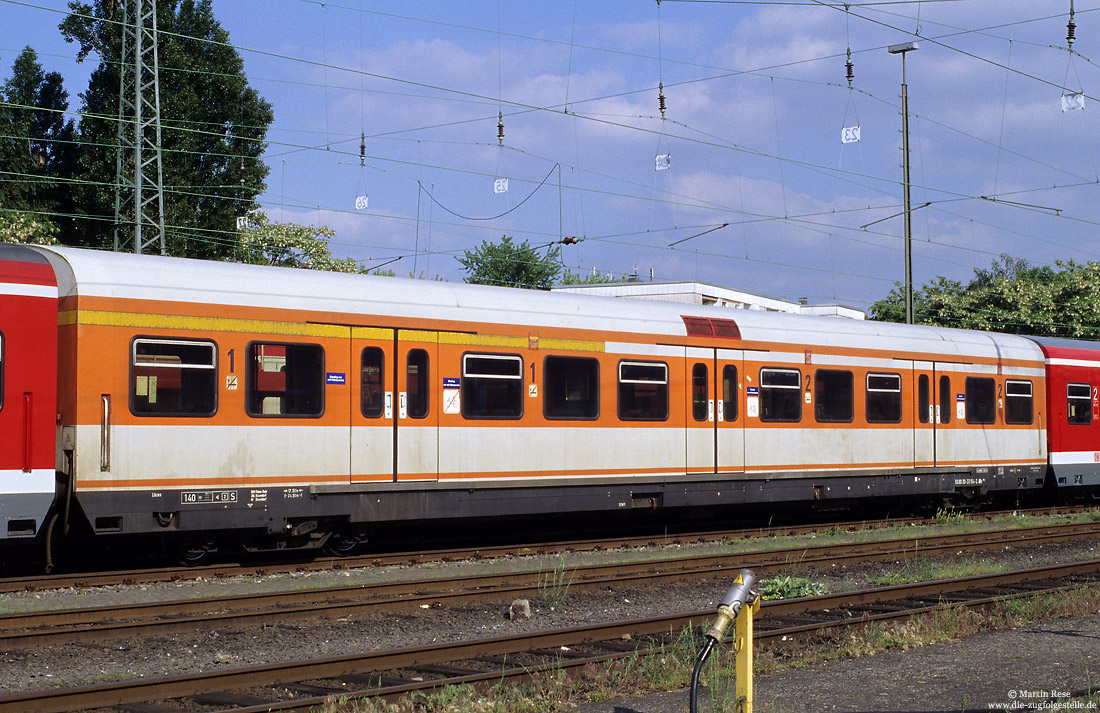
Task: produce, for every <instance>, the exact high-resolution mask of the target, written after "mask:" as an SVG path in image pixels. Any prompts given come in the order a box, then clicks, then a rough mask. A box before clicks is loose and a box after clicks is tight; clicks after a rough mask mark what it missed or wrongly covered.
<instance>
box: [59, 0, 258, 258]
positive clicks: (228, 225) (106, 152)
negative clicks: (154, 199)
mask: <svg viewBox="0 0 1100 713" xmlns="http://www.w3.org/2000/svg"><path fill="white" fill-rule="evenodd" d="M69 8H70V9H71V10H72V12H73V14H71V15H69V16H68V17H66V18H65V19H64V20H63V21H62V22H61V32H62V34H63V35H64V37H65V39H66V40H68V41H70V42H76V43H78V44H79V45H80V50H79V51H78V53H77V58H78V59H79V60H81V61H83V60H84V59H85V58H86V57H87V56H88V54H89V53H91V52H95V53H96V54H97V55H98V56H99V60H100V63H99V66H98V67H97V68H96V69H95V71H94V72H93V73H92V76H91V79H90V81H89V84H88V91H87V92H85V93H84V94H83V95H82V97H83V100H84V107H83V111H84V113H85V116H84V118H83V119H82V120H81V122H80V134H79V141H80V157H79V163H80V166H79V177H80V178H82V179H84V180H86V181H88V184H86V187H84V188H82V189H81V191H80V193H79V196H78V197H79V202H80V206H81V209H82V212H83V213H84V214H85V215H86V216H87V220H84V221H82V224H81V226H80V231H79V233H74V234H69V235H66V236H65V242H72V243H77V244H93V245H100V246H105V245H108V244H110V243H111V242H112V230H111V224H112V219H113V217H114V188H113V184H114V176H115V160H116V159H115V157H116V153H115V148H114V147H115V145H116V144H117V128H116V118H115V117H116V115H117V111H118V91H119V70H118V63H119V61H120V59H121V49H122V30H121V26H120V24H119V23H118V20H119V19H120V16H119V1H118V0H93V2H92V4H88V3H84V2H78V1H76V0H73V1H72V2H70V3H69ZM157 26H158V29H159V33H158V44H157V48H158V55H159V56H158V59H159V68H160V100H161V106H160V113H161V126H162V128H161V149H162V157H161V164H162V171H163V181H164V191H165V196H164V222H165V227H166V232H167V246H168V252H169V253H171V254H173V255H180V256H189V257H201V258H225V257H228V256H231V255H233V254H234V253H235V251H236V248H237V232H236V219H237V217H240V216H244V215H246V214H248V213H249V212H250V211H252V210H254V209H256V207H257V204H256V200H255V199H256V196H258V195H259V194H260V193H261V192H262V191H263V190H264V179H265V178H266V177H267V172H268V169H267V166H266V165H264V163H263V162H262V161H261V160H260V156H261V155H262V154H263V151H264V149H265V147H266V143H265V137H266V135H267V127H268V126H269V125H270V124H271V122H272V120H273V119H274V115H273V113H272V110H271V105H270V104H269V103H268V102H267V101H265V100H264V99H263V97H261V96H260V95H259V94H258V93H257V92H256V91H255V90H254V89H252V88H251V87H250V86H249V85H248V80H247V78H246V77H245V75H244V65H243V63H242V61H241V58H240V55H238V54H237V51H236V50H235V49H234V48H233V47H231V46H230V45H229V33H228V32H226V31H225V30H224V29H223V28H222V27H221V25H220V24H218V22H217V20H216V19H215V18H214V13H213V10H212V9H211V2H210V0H157Z"/></svg>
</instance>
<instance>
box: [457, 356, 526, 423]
mask: <svg viewBox="0 0 1100 713" xmlns="http://www.w3.org/2000/svg"><path fill="white" fill-rule="evenodd" d="M461 396H462V399H461V401H462V415H463V416H465V417H466V418H519V417H520V416H522V415H523V359H521V358H520V357H518V356H512V355H502V354H464V355H463V356H462V394H461Z"/></svg>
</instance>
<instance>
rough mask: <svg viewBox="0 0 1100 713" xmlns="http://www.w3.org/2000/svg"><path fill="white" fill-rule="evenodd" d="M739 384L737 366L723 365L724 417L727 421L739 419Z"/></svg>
mask: <svg viewBox="0 0 1100 713" xmlns="http://www.w3.org/2000/svg"><path fill="white" fill-rule="evenodd" d="M737 385H738V381H737V367H736V366H733V365H731V364H727V365H726V366H724V367H722V418H723V419H724V420H726V421H736V420H737Z"/></svg>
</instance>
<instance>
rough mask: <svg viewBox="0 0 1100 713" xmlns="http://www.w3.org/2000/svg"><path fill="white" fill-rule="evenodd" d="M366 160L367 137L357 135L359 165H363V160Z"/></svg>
mask: <svg viewBox="0 0 1100 713" xmlns="http://www.w3.org/2000/svg"><path fill="white" fill-rule="evenodd" d="M366 158H367V135H366V134H360V135H359V165H360V166H362V165H364V160H365V159H366Z"/></svg>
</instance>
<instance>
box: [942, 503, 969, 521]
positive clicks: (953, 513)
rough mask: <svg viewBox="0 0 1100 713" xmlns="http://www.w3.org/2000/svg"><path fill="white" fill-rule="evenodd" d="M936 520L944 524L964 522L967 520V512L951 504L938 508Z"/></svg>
mask: <svg viewBox="0 0 1100 713" xmlns="http://www.w3.org/2000/svg"><path fill="white" fill-rule="evenodd" d="M935 519H936V522H938V523H940V524H943V525H951V524H956V525H957V524H962V523H963V522H964V521H965V520H966V513H964V512H963V511H962V510H956V509H955V508H953V507H950V506H943V507H940V508H937V509H936V517H935Z"/></svg>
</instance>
